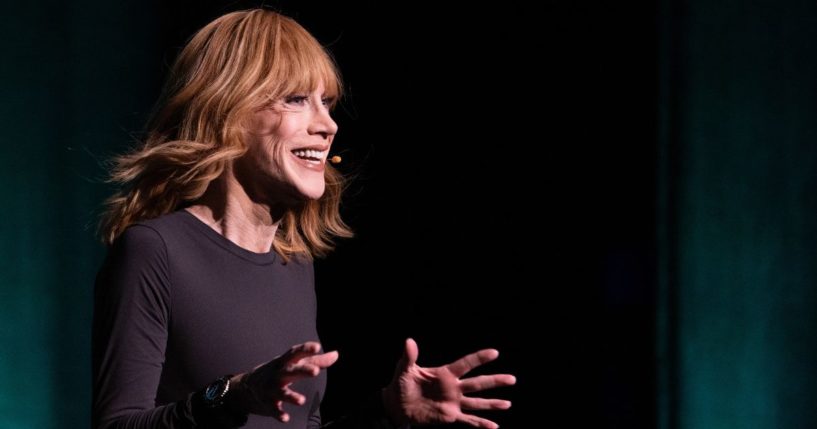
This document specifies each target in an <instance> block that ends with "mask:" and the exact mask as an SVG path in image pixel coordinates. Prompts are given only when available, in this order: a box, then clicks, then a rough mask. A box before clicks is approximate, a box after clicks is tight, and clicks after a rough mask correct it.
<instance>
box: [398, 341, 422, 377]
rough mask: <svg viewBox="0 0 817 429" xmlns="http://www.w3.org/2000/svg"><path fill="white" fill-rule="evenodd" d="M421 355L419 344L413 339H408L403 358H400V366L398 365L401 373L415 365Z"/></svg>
mask: <svg viewBox="0 0 817 429" xmlns="http://www.w3.org/2000/svg"><path fill="white" fill-rule="evenodd" d="M419 354H420V351H419V350H418V349H417V343H416V342H415V341H414V340H413V339H411V338H406V343H405V348H404V349H403V356H402V357H401V358H400V364H399V365H398V367H399V368H400V371H401V372H402V371H405V370H407V369H408V368H409V367H410V366H412V365H415V364H416V363H417V356H418V355H419Z"/></svg>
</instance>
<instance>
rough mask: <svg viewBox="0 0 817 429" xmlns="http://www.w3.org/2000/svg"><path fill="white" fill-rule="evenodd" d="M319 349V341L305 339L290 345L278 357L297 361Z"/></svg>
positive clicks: (288, 360)
mask: <svg viewBox="0 0 817 429" xmlns="http://www.w3.org/2000/svg"><path fill="white" fill-rule="evenodd" d="M320 351H321V343H319V342H317V341H307V342H305V343H303V344H298V345H297V346H292V347H291V348H290V349H289V350H287V352H286V353H284V354H283V355H282V356H281V357H280V359H281V360H282V361H285V362H292V361H297V360H299V359H303V358H305V357H307V356H312V355H314V354H317V353H318V352H320Z"/></svg>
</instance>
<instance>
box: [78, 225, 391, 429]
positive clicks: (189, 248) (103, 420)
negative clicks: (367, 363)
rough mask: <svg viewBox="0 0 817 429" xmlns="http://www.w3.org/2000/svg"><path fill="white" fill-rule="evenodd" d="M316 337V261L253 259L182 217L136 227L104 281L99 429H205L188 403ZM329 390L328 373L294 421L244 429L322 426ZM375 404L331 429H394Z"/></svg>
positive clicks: (96, 341) (97, 340)
mask: <svg viewBox="0 0 817 429" xmlns="http://www.w3.org/2000/svg"><path fill="white" fill-rule="evenodd" d="M317 340H318V334H317V331H316V300H315V288H314V272H313V266H312V263H311V262H310V261H308V260H306V259H305V258H298V257H295V258H291V259H290V260H289V262H287V263H284V261H283V260H282V258H281V257H280V256H279V255H277V254H276V253H275V252H270V253H265V254H260V253H254V252H251V251H248V250H246V249H244V248H242V247H240V246H238V245H236V244H235V243H233V242H232V241H230V240H228V239H227V238H226V237H224V236H222V235H220V234H219V233H217V232H216V231H214V230H213V229H211V228H210V227H209V226H207V225H205V224H204V223H202V222H201V221H200V220H199V219H198V218H196V217H195V216H193V215H192V214H190V213H189V212H187V211H185V210H179V211H176V212H173V213H169V214H166V215H164V216H161V217H159V218H156V219H152V220H147V221H142V222H139V223H137V224H134V225H132V226H130V227H128V228H127V229H126V230H125V232H124V233H123V234H122V235H121V236H120V237H119V238H118V239H117V240H116V241H115V243H114V244H113V245H112V246H111V248H110V249H109V252H108V256H107V258H106V260H105V262H104V264H103V266H102V268H101V269H100V271H99V274H98V275H97V281H96V286H95V294H94V322H93V377H94V379H93V384H94V385H93V392H94V398H93V421H94V422H93V426H94V427H95V428H139V429H141V428H191V427H197V426H198V427H201V426H205V422H202V421H201V420H202V419H203V418H204V417H203V416H201V415H200V413H198V412H197V411H196V407H195V406H193V405H191V404H193V403H194V400H192V398H193V395H194V393H195V392H197V391H199V390H200V389H202V388H203V387H204V386H205V385H207V384H208V383H210V382H212V381H214V380H215V379H217V378H219V377H221V376H224V375H227V374H236V373H241V372H247V371H249V370H251V369H252V368H254V367H255V366H256V365H259V364H261V363H264V362H267V361H269V360H271V359H272V358H274V357H276V356H278V355H281V354H282V353H284V352H285V351H286V350H288V349H289V348H290V347H291V346H293V345H296V344H300V343H303V342H305V341H317ZM325 385H326V373H325V371H322V372H321V374H320V375H319V376H318V377H316V378H307V379H303V380H299V381H297V382H295V383H294V384H293V386H292V388H293V389H294V390H296V391H298V392H300V393H302V394H304V395H305V396H306V398H307V402H306V404H304V405H302V406H295V405H291V404H285V405H284V406H285V407H287V408H286V410H287V412H288V413H289V414H290V421H289V422H288V423H285V424H284V423H280V422H278V421H277V420H275V419H274V418H271V417H263V416H257V415H250V416H249V420H248V422H247V424H246V426H245V427H247V428H250V429H255V428H279V427H280V428H317V427H320V425H321V423H320V413H319V406H320V402H321V399H322V395H323V392H324V388H325ZM373 398H374V402H372V401H371V400H370V403H371V404H374V405H373V406H371V405H370V409H369V410H368V411H366V412H364V413H362V414H366V418H365V419H361V418H360V415H362V414H360V413H358V414H359V416H358V418H357V420H355V418H354V417H350V418H347V419H341V421H339V422H336V423H335V424H334V425H330V426H331V427H338V428H340V427H372V428H374V427H389V425H388V424H387V422H386V421H385V419H384V418H383V413H382V408H379V409H378V408H377V406H378V405H381V406H382V404H380V403H379V399H377V397H376V396H374V397H373ZM197 419H198V420H199V421H197ZM353 420H355V421H356V422H357V423H353ZM364 420H366V421H365V422H364ZM344 421H346V423H344Z"/></svg>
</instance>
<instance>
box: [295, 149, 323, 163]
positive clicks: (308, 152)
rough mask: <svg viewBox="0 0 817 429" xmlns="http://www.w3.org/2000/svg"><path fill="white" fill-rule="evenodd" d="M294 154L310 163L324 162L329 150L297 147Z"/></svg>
mask: <svg viewBox="0 0 817 429" xmlns="http://www.w3.org/2000/svg"><path fill="white" fill-rule="evenodd" d="M292 154H293V155H295V156H296V157H298V159H301V160H304V161H306V162H308V163H310V164H323V162H324V161H325V160H326V154H327V151H320V150H312V149H296V150H293V151H292Z"/></svg>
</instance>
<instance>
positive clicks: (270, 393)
mask: <svg viewBox="0 0 817 429" xmlns="http://www.w3.org/2000/svg"><path fill="white" fill-rule="evenodd" d="M320 351H321V345H320V343H317V342H314V341H309V342H306V343H303V344H299V345H297V346H293V347H292V348H290V349H289V351H287V352H286V353H284V354H282V355H281V356H278V357H276V358H275V359H273V360H271V361H269V362H267V363H265V364H262V365H259V366H257V367H255V369H254V370H252V371H250V372H246V373H244V374H238V375H235V376H233V377H232V378H231V379H230V392H229V393H228V395H227V398H226V401H227V404H228V406H229V407H230V408H232V409H234V410H235V411H238V412H241V413H246V414H260V415H263V416H272V417H275V418H276V419H278V420H280V421H282V422H287V421H289V414H288V413H287V412H286V411H284V402H289V403H291V404H295V405H303V404H304V403H306V397H304V395H302V394H300V393H298V392H296V391H294V390H292V389H291V388H290V385H291V384H292V383H293V382H294V381H296V380H299V379H302V378H306V377H316V376H317V375H318V374H320V371H321V370H322V369H324V368H328V367H330V366H332V364H333V363H335V361H337V360H338V352H337V351H332V352H329V353H320Z"/></svg>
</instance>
